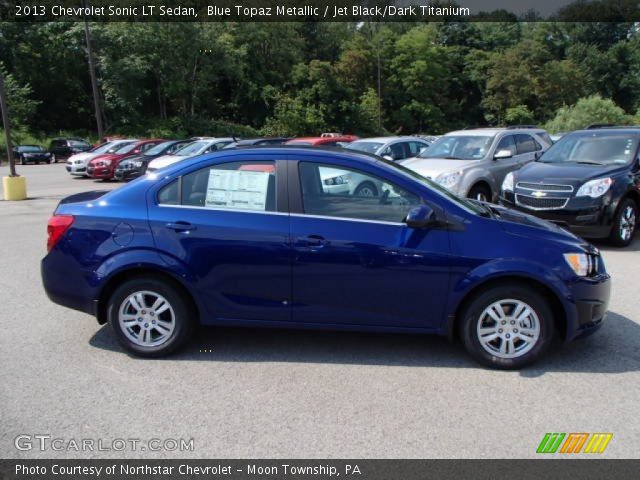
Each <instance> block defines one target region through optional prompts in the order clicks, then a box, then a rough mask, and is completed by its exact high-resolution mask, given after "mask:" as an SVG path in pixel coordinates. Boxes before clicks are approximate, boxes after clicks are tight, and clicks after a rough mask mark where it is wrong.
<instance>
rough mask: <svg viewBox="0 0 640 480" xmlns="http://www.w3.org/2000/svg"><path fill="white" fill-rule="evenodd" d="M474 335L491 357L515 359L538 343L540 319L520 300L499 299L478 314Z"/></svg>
mask: <svg viewBox="0 0 640 480" xmlns="http://www.w3.org/2000/svg"><path fill="white" fill-rule="evenodd" d="M476 333H477V336H478V341H479V342H480V345H482V348H484V350H486V351H487V352H489V353H490V354H491V355H494V356H496V357H499V358H518V357H521V356H522V355H524V354H526V353H527V352H529V351H530V350H531V349H532V348H533V347H534V346H535V345H536V343H537V342H538V339H539V338H540V319H539V318H538V314H537V313H536V311H535V310H534V309H533V308H532V307H531V306H530V305H529V304H527V303H525V302H523V301H522V300H515V299H504V300H498V301H497V302H494V303H492V304H491V305H489V306H488V307H487V308H485V309H484V310H483V312H482V313H481V314H480V317H479V318H478V323H477V328H476Z"/></svg>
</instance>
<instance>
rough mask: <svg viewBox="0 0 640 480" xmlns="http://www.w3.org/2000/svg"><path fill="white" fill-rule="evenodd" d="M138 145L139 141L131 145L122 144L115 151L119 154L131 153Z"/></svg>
mask: <svg viewBox="0 0 640 480" xmlns="http://www.w3.org/2000/svg"><path fill="white" fill-rule="evenodd" d="M137 146H138V144H137V143H131V144H129V145H125V146H124V147H123V146H122V145H121V146H120V148H118V149H117V150H116V151H115V152H114V153H116V154H118V155H122V154H123V153H129V152H131V151H133V150H135V148H136V147H137Z"/></svg>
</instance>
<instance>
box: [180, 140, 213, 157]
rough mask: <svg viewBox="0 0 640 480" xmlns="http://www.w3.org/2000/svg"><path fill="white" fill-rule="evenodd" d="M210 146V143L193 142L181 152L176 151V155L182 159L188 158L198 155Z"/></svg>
mask: <svg viewBox="0 0 640 480" xmlns="http://www.w3.org/2000/svg"><path fill="white" fill-rule="evenodd" d="M207 145H209V142H193V143H189V144H187V145H185V146H184V147H182V148H181V149H179V150H176V152H175V153H174V155H178V156H180V157H187V156H191V155H197V154H198V153H200V151H201V150H204V149H205V148H207Z"/></svg>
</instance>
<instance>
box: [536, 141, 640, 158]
mask: <svg viewBox="0 0 640 480" xmlns="http://www.w3.org/2000/svg"><path fill="white" fill-rule="evenodd" d="M639 138H640V137H638V136H637V135H633V136H632V135H630V134H622V133H608V134H601V133H600V134H598V133H576V134H571V135H566V136H564V137H562V138H561V139H560V140H558V142H557V143H555V144H553V146H552V147H551V148H550V149H549V150H547V151H546V152H545V153H544V154H543V155H542V156H541V157H540V159H539V160H538V161H539V162H543V163H561V162H571V163H585V164H594V165H616V164H621V165H622V164H625V163H628V162H629V161H631V157H632V156H633V154H634V153H635V152H636V150H637V148H638V140H639Z"/></svg>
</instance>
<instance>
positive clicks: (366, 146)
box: [344, 141, 384, 153]
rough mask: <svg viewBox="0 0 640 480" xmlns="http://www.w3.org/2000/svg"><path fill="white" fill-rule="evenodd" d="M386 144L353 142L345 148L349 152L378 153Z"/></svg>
mask: <svg viewBox="0 0 640 480" xmlns="http://www.w3.org/2000/svg"><path fill="white" fill-rule="evenodd" d="M383 145H384V143H380V142H366V141H361V142H351V143H349V144H348V145H345V147H344V148H348V149H349V150H358V151H360V152H367V153H376V152H377V151H378V149H379V148H380V147H382V146H383Z"/></svg>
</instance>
